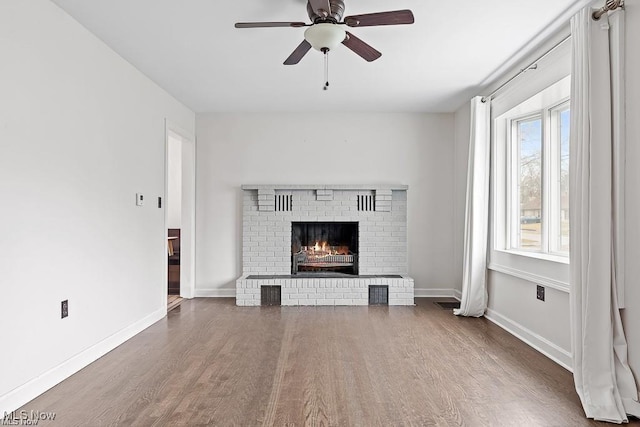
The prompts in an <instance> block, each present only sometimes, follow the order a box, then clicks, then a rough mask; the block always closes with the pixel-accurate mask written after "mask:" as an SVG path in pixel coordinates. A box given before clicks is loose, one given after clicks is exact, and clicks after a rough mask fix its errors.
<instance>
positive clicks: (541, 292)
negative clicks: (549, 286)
mask: <svg viewBox="0 0 640 427" xmlns="http://www.w3.org/2000/svg"><path fill="white" fill-rule="evenodd" d="M536 298H537V299H539V300H540V301H544V286H540V285H538V286H537V288H536Z"/></svg>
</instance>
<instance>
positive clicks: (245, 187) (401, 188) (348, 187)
mask: <svg viewBox="0 0 640 427" xmlns="http://www.w3.org/2000/svg"><path fill="white" fill-rule="evenodd" d="M241 188H242V189H243V190H352V191H358V190H361V191H366V190H369V191H376V190H392V191H407V190H408V189H409V186H408V185H402V184H244V185H242V187H241Z"/></svg>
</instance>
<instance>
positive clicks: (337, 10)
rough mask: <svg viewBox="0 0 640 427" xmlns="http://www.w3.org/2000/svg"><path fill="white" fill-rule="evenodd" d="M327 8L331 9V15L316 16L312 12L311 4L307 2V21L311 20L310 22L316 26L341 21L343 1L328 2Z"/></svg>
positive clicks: (333, 0) (331, 0)
mask: <svg viewBox="0 0 640 427" xmlns="http://www.w3.org/2000/svg"><path fill="white" fill-rule="evenodd" d="M329 6H330V7H331V13H330V14H329V15H328V16H321V15H318V14H317V13H316V12H315V11H314V10H313V7H312V6H311V3H309V2H307V13H308V14H309V19H311V21H312V22H314V23H316V24H317V23H319V22H323V21H329V22H340V21H342V17H343V16H344V1H343V0H330V1H329Z"/></svg>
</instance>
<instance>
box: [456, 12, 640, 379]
mask: <svg viewBox="0 0 640 427" xmlns="http://www.w3.org/2000/svg"><path fill="white" fill-rule="evenodd" d="M625 9H626V15H627V26H626V29H627V35H626V37H627V45H626V61H627V64H626V76H627V82H626V84H627V156H626V159H627V165H629V166H628V167H627V170H626V173H627V177H626V192H627V194H626V203H627V205H626V218H627V223H628V224H632V223H633V218H635V217H637V213H638V212H640V197H638V188H640V168H637V167H633V165H636V164H638V163H640V147H639V146H638V144H637V141H638V140H640V121H638V120H637V119H636V118H637V117H640V77H638V76H640V50H639V49H638V47H637V45H636V43H635V41H636V40H640V4H637V3H627V4H626V6H625ZM534 57H535V56H534ZM521 65H522V66H524V65H526V64H521ZM516 68H518V67H516ZM507 74H508V75H512V73H507ZM507 77H508V76H507ZM455 117H456V123H455V128H456V129H460V130H462V129H464V128H465V127H468V126H469V113H468V107H467V106H466V105H463V106H461V107H460V108H459V109H458V111H457V112H456V116H455ZM465 138H467V139H468V132H467V134H466V135H463V137H462V138H460V139H458V138H457V137H456V144H465ZM466 144H467V147H468V141H467V142H466ZM462 156H466V151H465V150H463V149H459V150H457V151H456V160H455V163H456V165H460V167H461V168H462V169H461V170H458V172H457V175H458V176H464V175H465V174H466V170H465V168H466V166H465V164H464V162H463V159H462V158H461V157H462ZM458 220H459V218H458ZM627 233H628V235H627V239H626V245H627V247H626V256H627V261H626V269H627V270H626V277H627V284H626V299H625V301H626V308H625V309H624V310H623V311H622V313H623V321H624V326H625V333H626V336H627V341H628V344H629V362H630V365H631V368H632V369H633V371H634V373H635V375H636V379H640V287H639V286H637V283H638V279H639V278H640V264H639V263H638V262H637V260H638V259H640V247H639V246H638V245H637V242H638V241H640V229H638V228H637V227H629V226H628V227H627ZM560 269H562V267H561V268H559V270H560ZM565 269H566V268H565ZM536 284H537V283H535V282H533V281H529V280H524V279H522V278H518V277H514V276H513V275H509V274H505V273H504V272H499V271H490V272H489V284H488V290H489V311H488V317H490V318H491V319H492V320H494V321H496V322H498V323H500V324H501V325H502V326H504V327H506V328H508V329H509V330H510V331H511V332H513V333H515V334H517V335H518V336H519V337H520V338H522V339H524V340H526V341H528V342H529V343H530V344H533V345H534V346H536V347H538V348H539V349H542V350H543V351H545V352H546V353H547V354H548V355H550V356H552V357H554V358H555V359H556V360H558V361H560V362H562V363H564V364H565V365H568V364H570V363H571V362H570V354H571V353H570V352H571V335H570V318H569V294H568V293H567V292H564V291H560V290H556V289H553V288H551V287H546V296H545V297H546V301H545V302H540V301H538V300H536V296H535V295H536V294H535V291H536Z"/></svg>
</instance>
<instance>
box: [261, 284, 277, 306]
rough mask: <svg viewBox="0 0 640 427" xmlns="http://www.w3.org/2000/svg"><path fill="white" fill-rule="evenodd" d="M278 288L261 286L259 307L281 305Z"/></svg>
mask: <svg viewBox="0 0 640 427" xmlns="http://www.w3.org/2000/svg"><path fill="white" fill-rule="evenodd" d="M281 289H282V288H281V287H280V286H261V287H260V305H281V304H280V294H281Z"/></svg>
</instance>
